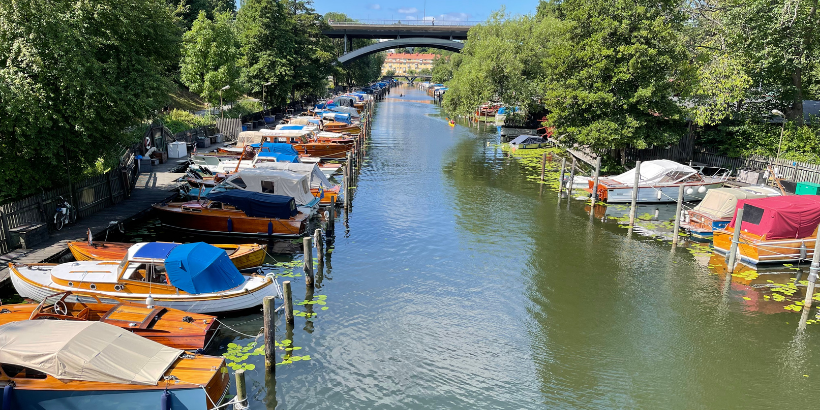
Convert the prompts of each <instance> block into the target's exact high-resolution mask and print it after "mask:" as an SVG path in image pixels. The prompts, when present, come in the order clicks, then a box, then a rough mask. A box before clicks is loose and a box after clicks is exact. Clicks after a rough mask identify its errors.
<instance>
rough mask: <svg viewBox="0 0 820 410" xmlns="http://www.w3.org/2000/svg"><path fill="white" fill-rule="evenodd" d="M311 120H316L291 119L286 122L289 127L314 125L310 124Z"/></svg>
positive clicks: (306, 118)
mask: <svg viewBox="0 0 820 410" xmlns="http://www.w3.org/2000/svg"><path fill="white" fill-rule="evenodd" d="M311 120H314V121H316V120H318V118H316V117H293V118H291V119H290V120H288V124H290V125H310V124H313V125H316V123H314V122H312V121H311Z"/></svg>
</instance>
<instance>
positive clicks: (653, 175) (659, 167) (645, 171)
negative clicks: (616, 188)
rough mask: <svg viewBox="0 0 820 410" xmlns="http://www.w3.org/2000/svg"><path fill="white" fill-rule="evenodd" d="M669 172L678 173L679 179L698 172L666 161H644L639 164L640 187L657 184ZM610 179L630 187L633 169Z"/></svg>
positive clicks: (633, 179)
mask: <svg viewBox="0 0 820 410" xmlns="http://www.w3.org/2000/svg"><path fill="white" fill-rule="evenodd" d="M670 171H676V172H680V173H681V174H679V175H680V177H681V178H683V177H684V176H685V175H690V174H696V173H697V172H698V171H697V170H695V169H694V168H692V167H689V166H686V165H683V164H679V163H677V162H675V161H669V160H666V159H659V160H655V161H646V162H642V163H641V185H651V184H653V183H658V182H660V181H661V179H663V177H664V175H666V174H668V173H669V172H670ZM611 178H612V179H614V180H616V181H618V182H620V183H622V184H625V185H629V186H632V185H634V184H635V168H632V169H630V170H629V171H626V172H624V173H623V174H621V175H616V176H614V177H611ZM669 182H674V181H669Z"/></svg>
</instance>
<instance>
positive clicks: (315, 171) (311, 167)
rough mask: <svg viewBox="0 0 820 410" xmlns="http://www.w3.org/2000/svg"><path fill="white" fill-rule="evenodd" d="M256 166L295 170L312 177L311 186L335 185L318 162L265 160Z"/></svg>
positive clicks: (326, 186) (328, 186)
mask: <svg viewBox="0 0 820 410" xmlns="http://www.w3.org/2000/svg"><path fill="white" fill-rule="evenodd" d="M256 168H257V169H259V168H264V169H278V170H282V171H290V172H294V173H297V174H300V175H306V176H307V177H308V178H310V187H311V188H333V187H334V186H335V185H333V183H331V182H330V181H329V180H328V179H327V177H326V176H325V173H324V172H322V170H321V169H319V165H318V164H316V163H313V164H300V163H292V162H265V163H260V164H256Z"/></svg>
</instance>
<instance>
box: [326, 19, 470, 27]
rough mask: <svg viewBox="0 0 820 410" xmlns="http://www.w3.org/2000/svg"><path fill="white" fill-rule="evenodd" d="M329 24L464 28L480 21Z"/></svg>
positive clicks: (338, 24) (401, 21) (345, 22)
mask: <svg viewBox="0 0 820 410" xmlns="http://www.w3.org/2000/svg"><path fill="white" fill-rule="evenodd" d="M328 23H329V24H330V25H331V26H361V25H368V26H436V27H464V26H468V27H469V26H475V25H476V24H480V23H482V22H480V21H459V20H436V21H432V20H358V21H333V20H330V21H328Z"/></svg>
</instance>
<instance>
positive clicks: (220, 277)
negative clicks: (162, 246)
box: [165, 242, 245, 295]
mask: <svg viewBox="0 0 820 410" xmlns="http://www.w3.org/2000/svg"><path fill="white" fill-rule="evenodd" d="M165 269H166V271H167V272H168V280H170V281H171V284H172V285H174V286H175V287H177V288H179V289H182V290H184V291H186V292H188V293H190V294H192V295H199V294H201V293H213V292H221V291H224V290H228V289H233V288H235V287H237V286H239V285H241V284H242V283H244V282H245V277H244V276H242V274H241V273H239V270H238V269H236V266H235V265H234V264H233V262H231V258H229V257H228V254H227V253H225V250H224V249H219V248H217V247H216V246H213V245H208V244H207V243H205V242H196V243H187V244H185V245H179V246H177V247H176V248H174V249H173V250H172V251H171V254H169V255H168V257H167V258H165Z"/></svg>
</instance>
